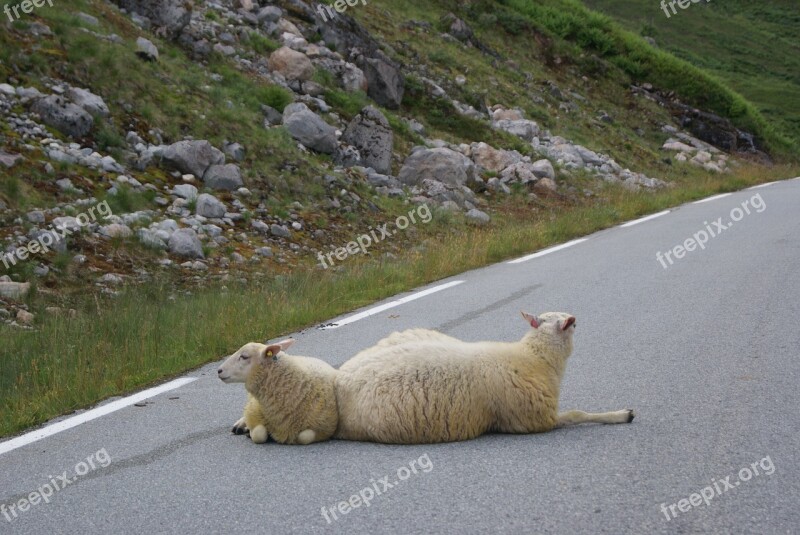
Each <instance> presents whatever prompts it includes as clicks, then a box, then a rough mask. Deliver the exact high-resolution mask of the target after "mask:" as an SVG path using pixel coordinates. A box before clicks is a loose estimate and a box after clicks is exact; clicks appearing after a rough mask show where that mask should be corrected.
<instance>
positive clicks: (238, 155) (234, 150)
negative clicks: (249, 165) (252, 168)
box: [222, 143, 245, 162]
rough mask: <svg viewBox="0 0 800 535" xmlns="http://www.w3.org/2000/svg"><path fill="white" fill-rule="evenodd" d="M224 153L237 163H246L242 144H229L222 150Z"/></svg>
mask: <svg viewBox="0 0 800 535" xmlns="http://www.w3.org/2000/svg"><path fill="white" fill-rule="evenodd" d="M222 151H223V152H224V153H225V154H226V155H228V156H230V157H231V158H232V159H234V160H235V161H237V162H243V161H244V157H245V149H244V147H243V146H242V145H241V144H240V143H228V144H227V145H225V146H224V147H223V148H222Z"/></svg>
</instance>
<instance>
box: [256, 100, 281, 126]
mask: <svg viewBox="0 0 800 535" xmlns="http://www.w3.org/2000/svg"><path fill="white" fill-rule="evenodd" d="M261 111H263V112H264V117H266V119H267V122H269V124H270V125H272V126H275V125H278V124H282V123H283V114H282V113H281V112H279V111H278V110H276V109H275V108H273V107H271V106H267V105H266V104H262V105H261Z"/></svg>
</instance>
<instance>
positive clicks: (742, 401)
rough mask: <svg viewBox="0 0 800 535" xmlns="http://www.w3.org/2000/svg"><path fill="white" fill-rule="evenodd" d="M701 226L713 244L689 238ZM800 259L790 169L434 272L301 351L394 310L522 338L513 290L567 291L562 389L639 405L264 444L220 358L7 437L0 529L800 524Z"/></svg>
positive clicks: (324, 349) (326, 347)
mask: <svg viewBox="0 0 800 535" xmlns="http://www.w3.org/2000/svg"><path fill="white" fill-rule="evenodd" d="M745 201H747V204H744V203H745ZM743 204H744V206H747V209H745V208H744V207H743ZM748 211H749V213H746V212H748ZM740 212H741V213H740ZM720 218H721V219H720ZM732 219H739V221H735V222H734V221H732ZM714 222H718V223H719V224H721V225H723V226H724V227H725V228H724V229H722V228H721V227H719V226H718V225H716V224H715V223H714ZM731 223H732V224H731ZM700 231H704V232H706V233H707V234H708V236H707V239H706V241H705V243H703V248H699V247H698V244H697V243H695V247H694V248H693V250H691V251H684V253H683V254H680V250H677V251H676V249H675V248H676V246H678V245H681V246H685V245H688V246H689V247H690V248H691V243H688V244H687V243H686V240H687V239H689V238H692V239H695V240H696V242H697V241H703V235H702V234H699V232H700ZM712 231H713V232H714V234H715V236H713V237H712V236H711V234H710V233H711V232H712ZM667 251H670V253H671V254H670V255H669V257H666V256H665V253H666V252H667ZM658 253H661V256H660V257H659V256H658ZM659 258H661V260H660V259H659ZM670 259H671V262H672V263H671V264H670V261H669V260H670ZM665 266H666V267H665ZM798 266H800V180H791V181H784V182H780V183H775V184H770V185H768V186H766V187H762V188H758V189H751V190H747V191H742V192H737V193H734V194H730V195H726V196H721V197H715V198H711V199H710V200H708V201H707V202H703V203H697V204H694V203H693V204H687V205H684V206H681V207H679V208H676V209H673V210H670V211H669V212H668V213H665V214H662V215H660V216H659V217H655V218H650V219H647V220H644V221H639V222H634V224H629V225H626V226H619V227H615V228H611V229H607V230H604V231H602V232H598V233H596V234H593V235H590V236H587V237H586V240H585V241H580V242H574V243H571V244H569V246H567V247H562V248H557V249H554V250H550V251H546V252H545V253H544V254H539V255H537V256H535V257H533V258H524V259H522V261H519V262H513V263H512V262H503V263H500V264H496V265H493V266H489V267H486V268H483V269H478V270H474V271H470V272H467V273H463V274H460V275H458V276H457V277H453V278H450V279H446V280H443V281H439V282H437V283H434V284H432V285H430V286H428V287H426V288H422V289H419V290H415V291H414V292H409V293H408V294H403V295H400V296H397V297H394V298H391V299H387V300H386V301H385V302H383V303H378V304H377V305H382V304H386V306H384V307H382V308H378V309H375V306H373V307H368V308H366V309H363V310H362V311H356V312H357V313H359V312H360V314H358V315H357V316H354V315H353V314H349V315H347V318H349V319H347V318H345V317H343V318H334V319H332V320H331V322H332V323H338V324H339V326H338V327H337V328H329V329H310V330H307V331H304V332H301V333H295V334H294V336H295V337H296V338H297V343H296V344H295V347H294V348H293V350H294V351H296V353H298V354H305V355H313V356H318V357H321V358H323V359H325V360H327V361H328V362H330V363H331V364H333V365H339V364H341V363H342V362H343V361H344V360H346V359H347V358H348V357H349V356H351V355H353V354H354V353H356V352H357V351H359V350H360V349H363V348H365V347H367V346H369V345H371V344H373V343H375V342H376V341H377V340H379V339H380V338H382V337H384V336H386V335H388V334H389V333H391V332H393V331H395V330H400V329H405V328H410V327H427V328H432V329H438V330H440V331H442V332H445V333H447V334H449V335H452V336H456V337H460V338H463V339H465V340H470V341H475V340H485V339H491V340H509V341H510V340H516V339H519V338H520V337H521V336H522V335H523V334H524V333H525V331H526V329H527V328H528V327H527V325H526V324H525V323H524V321H523V320H522V319H521V318H520V316H519V311H520V310H521V309H523V310H526V311H529V312H533V313H540V312H545V311H565V312H570V313H573V314H574V315H575V316H576V317H577V318H578V322H577V325H578V327H577V331H576V333H575V350H574V352H573V354H572V356H571V358H570V361H569V364H568V366H567V373H566V377H565V381H564V383H563V385H562V386H563V387H562V396H561V406H562V408H563V409H569V408H579V409H583V410H589V411H606V410H616V409H625V408H632V409H634V410H635V411H636V419H635V420H634V422H633V423H632V424H630V425H585V426H577V427H572V428H567V429H561V430H556V431H554V432H551V433H547V434H542V435H521V436H511V435H488V436H483V437H480V438H478V439H476V440H471V441H467V442H461V443H451V444H439V445H419V446H393V445H381V444H371V443H357V442H343V441H329V442H325V443H321V444H314V445H311V446H282V445H278V444H274V443H269V444H265V445H260V446H257V445H254V444H252V443H251V442H250V441H249V440H248V439H246V438H245V437H241V436H233V435H232V434H231V433H230V427H231V425H232V424H233V422H234V421H235V420H236V419H237V418H238V417H239V416H240V414H241V409H242V406H243V403H244V400H245V395H244V390H243V386H242V385H225V384H223V383H222V382H221V381H219V380H218V379H217V378H216V367H217V366H218V362H217V363H213V364H210V365H208V366H206V367H204V368H202V369H200V370H197V371H195V372H193V373H190V374H188V375H187V376H186V381H191V382H188V383H187V384H183V385H182V386H180V387H178V388H174V389H171V390H169V391H166V392H163V393H160V394H158V395H155V396H153V397H149V398H148V399H147V400H146V401H143V402H140V403H139V404H140V405H141V404H143V403H144V404H145V406H135V405H133V404H132V401H134V400H121V401H118V402H117V405H113V406H111V405H108V404H105V405H103V406H101V410H102V408H103V407H108V409H107V411H108V412H110V414H107V415H104V416H101V417H96V418H94V417H93V415H96V413H91V412H90V413H84V419H86V420H88V421H86V422H84V423H80V422H76V421H75V420H70V419H62V420H61V422H60V423H55V424H51V425H50V426H49V427H45V428H44V429H43V432H42V433H40V435H45V436H44V437H43V438H40V439H39V440H34V439H35V438H37V437H36V436H32V435H29V436H28V437H27V438H26V437H25V436H23V437H21V438H17V439H15V441H16V442H8V441H6V442H5V443H0V504H3V506H4V507H3V508H2V509H0V511H1V512H2V514H1V515H0V533H3V534H6V533H8V534H45V533H47V534H52V533H80V534H94V533H98V534H106V533H113V534H126V533H147V534H148V535H155V534H160V533H165V534H166V533H169V534H173V533H191V534H198V533H201V534H204V533H303V534H305V533H581V532H584V533H588V532H595V533H613V534H618V533H793V532H794V533H796V532H798V526H800V507H798V502H800V499H799V498H800V468H798V466H799V465H800V462H798V461H800V459H798V450H799V448H798V446H799V445H800V441H799V440H798V433H799V432H800V414H798V407H799V406H800V403H798V402H799V401H800V389H799V388H798V385H800V328H798V319H800V304H799V303H800V269H798ZM459 281H460V282H459ZM443 285H445V286H443ZM426 289H432V291H430V292H426V293H422V294H420V291H421V290H426ZM398 300H399V301H398ZM377 305H376V306H377ZM342 320H346V321H342ZM244 342H247V340H243V341H242V343H244ZM235 349H236V348H231V351H233V350H235ZM186 381H184V382H186ZM171 386H174V385H170V386H168V387H167V388H170V387H171ZM148 395H149V394H147V393H146V394H144V397H148ZM118 406H122V408H118ZM115 409H118V410H115ZM87 414H88V416H86V415H87ZM76 423H80V425H75V424H76ZM71 425H75V426H74V427H71V428H68V429H65V430H62V431H60V432H55V431H58V430H59V429H61V428H64V427H70V426H71ZM59 426H60V427H59ZM37 436H38V435H37ZM65 480H70V481H71V483H70V484H68V485H66V486H64V487H63V488H61V487H62V486H63V485H64V481H65ZM48 486H49V489H50V490H48ZM55 489H58V490H55ZM31 493H33V496H32V495H31ZM370 494H372V495H373V496H370ZM44 495H48V496H46V498H47V499H46V501H44V499H43V498H44V497H45V496H44ZM37 496H38V499H37ZM353 497H355V498H353ZM26 501H27V504H26ZM31 501H33V502H36V503H34V504H33V505H31ZM345 501H347V502H349V503H348V504H341V505H340V502H345ZM366 502H369V503H368V504H367V503H366ZM26 505H27V507H26ZM12 507H13V509H11V508H12ZM23 509H24V510H23Z"/></svg>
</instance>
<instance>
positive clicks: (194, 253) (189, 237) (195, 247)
mask: <svg viewBox="0 0 800 535" xmlns="http://www.w3.org/2000/svg"><path fill="white" fill-rule="evenodd" d="M169 252H170V253H172V254H174V255H177V256H182V257H184V258H205V254H203V244H202V243H200V238H198V237H197V233H196V232H195V231H194V230H192V229H190V228H182V229H179V230H176V231H175V232H173V233H172V236H170V238H169Z"/></svg>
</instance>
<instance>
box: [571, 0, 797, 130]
mask: <svg viewBox="0 0 800 535" xmlns="http://www.w3.org/2000/svg"><path fill="white" fill-rule="evenodd" d="M585 4H586V5H587V6H589V7H591V8H593V9H596V10H598V11H600V12H602V13H605V14H607V15H609V16H611V17H612V18H614V19H615V20H617V21H619V22H620V23H621V24H623V25H624V26H625V27H626V28H628V29H629V30H631V31H633V32H636V33H638V34H640V35H643V36H648V37H652V38H654V39H655V41H656V43H657V44H658V46H659V47H660V48H663V49H664V50H667V51H669V52H671V53H672V54H674V55H675V56H677V57H680V58H683V59H685V60H687V61H689V62H690V63H692V64H693V65H697V66H698V67H701V68H702V69H704V70H706V71H708V72H711V73H713V74H714V75H715V76H717V77H719V78H720V79H721V80H724V81H725V82H726V83H727V84H728V85H730V87H732V88H733V89H735V90H736V91H738V92H739V93H741V94H742V95H744V96H745V97H746V98H747V99H748V100H750V101H751V102H753V103H754V104H755V105H756V106H757V107H758V109H759V110H760V111H761V112H762V113H763V114H764V116H765V117H766V118H767V119H768V120H769V121H771V122H774V123H775V124H776V125H778V126H779V128H780V129H781V130H783V131H785V132H786V133H787V134H788V135H790V136H791V137H792V138H793V139H794V140H795V142H797V141H798V140H800V37H799V36H800V9H798V4H797V2H795V1H793V0H766V1H762V2H751V1H747V0H726V1H725V2H710V3H706V2H701V3H700V4H692V5H691V6H690V8H688V9H686V10H678V13H677V14H673V13H672V11H671V10H669V11H668V12H669V14H670V16H669V18H668V17H667V16H666V14H665V13H664V12H663V11H662V10H661V7H660V6H659V4H658V3H657V2H650V1H646V0H585Z"/></svg>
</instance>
